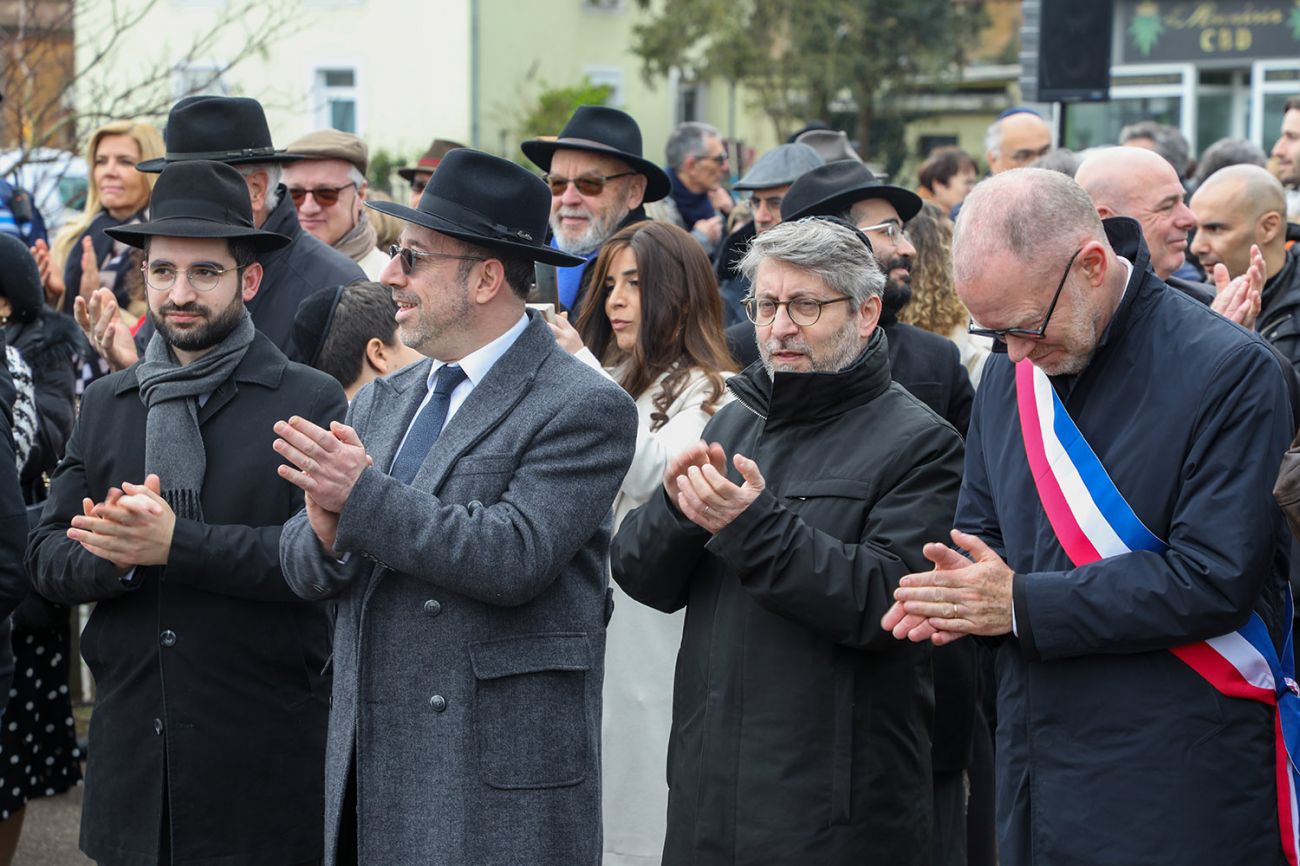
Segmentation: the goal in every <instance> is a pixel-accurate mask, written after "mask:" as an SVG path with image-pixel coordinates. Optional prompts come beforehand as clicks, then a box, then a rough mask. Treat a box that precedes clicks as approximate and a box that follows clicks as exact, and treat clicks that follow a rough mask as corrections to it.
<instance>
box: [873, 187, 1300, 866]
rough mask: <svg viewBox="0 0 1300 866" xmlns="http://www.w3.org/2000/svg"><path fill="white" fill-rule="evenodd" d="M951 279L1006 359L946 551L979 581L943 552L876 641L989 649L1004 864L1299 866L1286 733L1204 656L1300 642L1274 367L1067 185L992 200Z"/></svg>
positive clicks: (974, 419)
mask: <svg viewBox="0 0 1300 866" xmlns="http://www.w3.org/2000/svg"><path fill="white" fill-rule="evenodd" d="M953 260H954V276H955V284H956V289H957V293H958V295H959V296H960V297H961V300H962V301H963V302H964V303H965V304H966V306H967V308H968V309H969V310H970V313H971V316H972V317H973V319H974V321H975V322H977V323H978V325H979V326H980V328H981V331H982V332H983V333H988V334H991V335H994V336H996V337H997V338H999V339H1001V340H1002V341H1004V342H1005V344H1006V348H1007V351H1006V353H1005V354H995V355H993V356H992V357H991V358H990V360H989V363H988V365H987V366H986V367H985V368H984V377H983V379H982V380H981V382H980V387H979V391H978V392H977V393H976V395H975V408H974V413H973V414H972V416H971V426H970V432H969V435H968V438H967V449H966V465H965V472H964V476H963V479H962V486H961V493H960V495H959V497H958V503H957V514H956V519H955V524H956V529H957V530H958V531H955V532H953V533H952V536H951V540H952V541H953V542H955V544H956V546H958V547H960V548H962V549H964V550H966V551H968V552H969V554H970V558H969V559H968V558H966V557H964V556H961V555H960V554H958V553H956V552H954V550H953V549H952V548H950V547H949V546H948V545H947V544H946V543H936V544H927V545H926V547H925V551H924V553H925V556H926V558H927V559H929V560H930V561H931V562H933V563H934V565H935V568H934V569H933V570H931V571H924V572H918V573H914V574H909V575H908V576H906V577H904V578H903V579H902V581H901V584H900V587H899V589H898V590H897V591H896V592H895V593H894V596H895V599H896V600H897V602H898V603H897V604H896V605H895V606H894V608H892V609H891V610H890V612H889V613H888V614H887V615H886V616H885V618H884V621H883V623H882V624H883V625H884V627H885V628H887V629H890V630H891V631H892V632H893V634H894V635H895V637H898V638H900V639H911V640H931V641H933V642H934V643H936V644H940V645H944V644H948V643H951V642H952V641H954V640H958V639H960V638H962V637H963V636H966V635H981V636H985V637H993V638H995V644H994V645H995V647H996V649H995V653H996V655H995V669H996V673H997V680H998V684H997V685H998V687H997V695H998V728H997V752H996V760H997V765H998V766H997V785H998V792H997V809H998V820H997V825H998V830H999V834H1000V840H999V843H1000V844H999V857H1000V863H1001V864H1002V866H1048V864H1050V866H1098V864H1106V866H1149V864H1153V863H1179V864H1207V866H1208V864H1227V863H1233V864H1238V863H1240V864H1245V863H1249V864H1252V866H1254V864H1260V866H1280V864H1282V863H1284V862H1285V859H1284V854H1283V847H1282V837H1281V826H1282V825H1281V822H1280V820H1279V814H1280V805H1279V803H1280V801H1279V798H1278V789H1277V785H1276V784H1275V779H1274V776H1273V768H1274V766H1275V764H1274V761H1275V759H1276V758H1277V757H1278V753H1277V751H1276V746H1275V743H1274V737H1273V731H1274V728H1273V725H1274V710H1273V708H1272V706H1271V705H1270V704H1268V703H1266V702H1264V701H1263V700H1262V699H1260V700H1251V699H1243V698H1230V697H1227V696H1225V695H1224V694H1223V693H1221V692H1220V691H1219V689H1218V688H1217V687H1216V685H1214V684H1213V683H1212V682H1211V681H1210V680H1209V679H1206V678H1205V677H1203V676H1202V674H1201V673H1200V671H1201V670H1207V672H1208V669H1207V668H1204V667H1202V668H1198V667H1196V666H1195V665H1194V662H1195V661H1196V660H1198V659H1199V658H1201V657H1199V656H1197V657H1192V660H1191V661H1189V660H1187V659H1188V658H1189V656H1188V655H1187V654H1186V651H1187V649H1188V648H1189V647H1192V646H1194V647H1196V648H1197V651H1200V650H1201V649H1202V648H1205V647H1206V645H1205V643H1204V642H1205V641H1206V640H1207V639H1209V638H1214V637H1217V636H1220V635H1230V634H1232V633H1233V632H1234V630H1236V629H1240V628H1242V627H1243V623H1246V622H1248V621H1249V622H1250V623H1252V628H1253V627H1254V625H1253V624H1254V623H1255V622H1256V621H1258V628H1259V630H1260V632H1261V633H1262V634H1264V635H1265V637H1264V639H1263V643H1264V644H1267V648H1266V649H1262V650H1260V652H1261V653H1262V652H1266V651H1267V652H1271V653H1272V654H1273V656H1274V660H1276V656H1277V652H1276V650H1275V649H1274V648H1273V647H1274V646H1275V645H1276V644H1275V643H1274V641H1277V642H1278V643H1280V642H1281V639H1282V637H1283V636H1284V635H1289V626H1290V623H1289V622H1287V621H1286V617H1285V616H1284V615H1283V609H1284V606H1283V603H1282V601H1283V598H1284V592H1285V586H1286V583H1285V575H1284V574H1283V573H1282V568H1281V566H1283V565H1284V564H1285V562H1286V553H1285V550H1286V534H1285V527H1284V524H1283V521H1282V517H1281V513H1280V512H1279V511H1278V509H1277V507H1276V504H1275V503H1274V502H1273V501H1272V496H1271V491H1272V487H1273V480H1274V478H1275V477H1276V475H1277V468H1278V465H1279V463H1280V461H1281V456H1282V453H1283V451H1284V450H1285V449H1286V445H1287V443H1288V442H1289V441H1290V434H1291V432H1292V431H1291V430H1290V409H1289V407H1288V405H1287V395H1286V391H1285V389H1284V387H1283V385H1282V379H1281V377H1280V376H1279V370H1280V366H1279V361H1278V360H1277V358H1276V357H1275V356H1274V355H1273V354H1272V353H1271V352H1269V351H1268V349H1267V347H1266V346H1265V345H1264V344H1263V342H1262V341H1261V340H1260V339H1259V338H1258V337H1257V336H1255V335H1253V334H1250V333H1248V332H1246V331H1244V330H1243V329H1241V328H1239V327H1237V326H1235V325H1233V324H1231V323H1229V322H1226V321H1224V320H1223V318H1222V317H1220V316H1218V315H1216V314H1215V313H1213V312H1211V311H1210V310H1208V309H1207V308H1205V307H1204V306H1202V305H1200V304H1196V303H1192V302H1190V301H1189V300H1188V299H1187V298H1186V297H1184V296H1182V295H1180V294H1179V293H1177V292H1171V291H1169V289H1168V288H1167V287H1166V286H1165V285H1164V284H1163V283H1161V281H1160V280H1159V278H1158V277H1156V275H1155V274H1154V273H1152V271H1151V270H1150V268H1149V267H1148V263H1147V257H1146V253H1145V250H1144V248H1143V244H1142V238H1141V233H1140V231H1139V228H1138V225H1137V224H1136V223H1135V222H1134V221H1132V220H1127V219H1110V220H1107V221H1106V222H1105V224H1104V225H1103V223H1102V221H1101V220H1100V219H1099V218H1098V215H1097V213H1096V210H1095V209H1094V206H1093V203H1092V201H1091V199H1089V198H1088V196H1087V194H1086V193H1085V192H1084V191H1083V190H1082V189H1081V188H1080V187H1079V186H1078V185H1077V184H1076V183H1075V182H1074V181H1073V180H1071V179H1070V178H1068V177H1066V176H1064V175H1062V174H1059V173H1057V172H1052V171H1045V170H1042V169H1034V168H1029V169H1019V170H1015V171H1011V172H1006V173H1003V174H1001V175H998V176H996V177H992V178H989V179H987V180H985V181H983V182H982V183H980V184H979V185H977V186H976V187H975V190H974V191H973V192H972V193H971V194H970V196H969V197H967V199H966V202H965V204H964V206H963V211H962V217H961V219H960V220H958V221H957V228H956V232H955V236H954V239H953ZM1171 359H1176V363H1171ZM1062 443H1064V446H1062ZM1087 446H1091V447H1090V448H1089V447H1087ZM1244 455H1249V456H1250V459H1243V456H1244ZM1071 470H1072V471H1071ZM1080 477H1084V478H1086V479H1087V483H1086V484H1079V483H1078V479H1079V478H1080ZM1071 478H1073V483H1071ZM1089 513H1091V514H1093V515H1100V516H1101V522H1100V523H1099V522H1098V521H1097V520H1095V519H1089V518H1088V517H1087V515H1088V514H1089ZM1074 515H1082V516H1079V517H1075V516H1074ZM1102 525H1104V526H1105V531H1104V532H1103V530H1102V529H1101V527H1102ZM1144 533H1145V534H1144ZM934 541H935V542H947V541H948V539H940V538H936V539H934ZM1175 651H1177V652H1175ZM1205 651H1206V652H1213V649H1212V648H1205ZM1278 667H1280V663H1279V664H1278ZM1270 670H1271V668H1270ZM1252 676H1256V677H1258V676H1260V675H1259V672H1258V671H1255V672H1252ZM1262 679H1263V678H1262V677H1260V679H1259V680H1255V681H1256V682H1259V681H1262ZM1277 682H1278V683H1279V684H1280V685H1279V688H1280V690H1281V691H1282V692H1284V693H1285V691H1286V689H1287V686H1286V685H1285V680H1283V679H1282V674H1279V675H1278V677H1277ZM1225 687H1226V686H1225ZM1275 694H1276V690H1274V691H1270V692H1269V693H1268V696H1270V697H1272V696H1275ZM1282 757H1285V755H1283V756H1282ZM1287 805H1288V810H1287V816H1288V818H1289V816H1290V811H1289V802H1288V804H1287ZM1288 824H1289V821H1288Z"/></svg>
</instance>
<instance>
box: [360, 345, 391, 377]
mask: <svg viewBox="0 0 1300 866" xmlns="http://www.w3.org/2000/svg"><path fill="white" fill-rule="evenodd" d="M387 348H388V347H387V346H385V345H384V341H383V340H381V339H379V338H378V337H371V338H370V340H369V341H368V342H367V343H366V352H365V362H366V364H367V365H368V366H369V367H370V369H372V370H374V371H375V373H376V374H377V375H380V376H386V375H388V355H387V354H386V352H385V350H386V349H387Z"/></svg>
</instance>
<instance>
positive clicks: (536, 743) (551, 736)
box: [280, 312, 637, 866]
mask: <svg viewBox="0 0 1300 866" xmlns="http://www.w3.org/2000/svg"><path fill="white" fill-rule="evenodd" d="M529 316H530V317H531V319H530V322H529V324H528V327H527V328H526V329H525V330H524V332H523V334H522V335H521V336H520V337H519V339H518V341H517V342H516V343H515V344H514V345H513V346H512V347H511V348H510V349H509V350H507V352H506V353H505V354H504V355H503V356H502V357H501V359H500V360H498V361H497V362H496V364H495V365H494V366H493V367H492V369H491V370H490V371H489V373H488V375H487V376H486V377H485V378H484V379H483V381H481V382H480V383H478V385H477V386H476V387H475V388H474V390H473V391H472V392H471V393H470V394H469V397H468V398H467V399H466V400H465V402H464V404H462V405H461V406H460V408H459V409H458V410H457V412H456V414H455V415H453V416H452V417H451V420H450V421H448V423H447V426H446V427H445V428H444V430H443V432H442V435H441V437H440V438H439V440H438V442H437V443H436V444H435V445H434V447H433V448H432V449H431V450H430V452H429V456H428V457H427V458H426V459H425V462H424V465H423V466H422V467H421V469H420V471H419V474H417V475H416V477H415V479H414V481H413V483H412V485H411V486H409V487H408V486H406V485H404V484H402V483H400V482H398V481H396V480H394V479H393V478H391V477H390V476H388V475H387V474H385V471H386V470H387V468H388V467H389V465H390V464H391V463H392V460H393V456H394V454H395V453H396V450H397V447H398V445H399V443H400V442H401V440H402V437H403V435H404V433H405V431H406V429H407V426H408V425H409V424H410V422H411V420H412V418H413V417H414V415H415V412H416V410H417V408H418V406H419V404H420V401H421V400H422V399H423V397H424V395H425V393H426V390H427V388H426V379H427V377H428V374H429V370H430V365H431V362H428V361H426V362H422V363H418V364H414V365H412V366H411V367H408V368H406V369H404V370H402V371H400V372H398V373H396V374H394V375H392V376H390V377H387V378H384V379H380V380H377V381H376V382H374V383H373V384H371V385H370V386H368V387H367V388H366V389H364V390H362V391H361V393H360V394H359V395H358V396H357V398H356V400H355V401H354V403H353V404H352V408H351V410H350V412H349V415H348V423H349V424H351V425H352V426H353V427H354V428H355V429H356V431H357V433H358V434H359V435H360V437H361V440H362V442H363V443H365V446H366V450H367V451H368V453H369V454H370V455H371V456H372V457H373V458H374V467H373V468H370V469H367V470H365V471H364V472H363V473H362V475H361V477H360V478H359V479H358V481H357V484H356V487H355V488H353V491H352V494H351V497H350V498H349V499H348V501H347V504H346V505H345V506H344V509H343V512H342V514H341V516H340V520H339V526H338V536H337V540H336V547H337V549H338V551H339V553H340V555H341V557H342V559H343V560H344V561H342V562H340V561H339V559H336V558H334V557H332V556H330V555H328V554H327V553H325V552H324V550H323V549H322V547H321V546H320V544H319V542H318V541H317V539H316V537H315V535H314V533H313V532H312V530H311V527H310V525H309V524H308V522H307V519H306V516H305V514H303V513H299V514H298V515H296V516H295V517H294V518H293V519H291V520H290V521H289V523H288V524H287V525H286V526H285V529H284V535H283V538H282V542H281V548H280V556H281V562H282V565H283V568H284V572H285V576H286V578H287V579H288V581H289V584H290V586H291V587H292V588H293V589H294V591H295V592H297V593H298V594H299V595H301V596H303V597H304V598H328V597H336V598H337V599H338V604H339V607H338V621H337V626H336V632H335V644H334V697H333V706H332V709H331V713H330V726H329V742H328V747H327V753H326V812H325V852H326V853H325V863H326V866H332V864H334V863H335V862H336V853H337V842H338V828H339V819H340V812H341V806H342V802H343V798H344V794H345V789H346V785H347V778H348V769H349V763H350V762H351V761H352V760H353V757H352V756H353V744H354V743H355V772H356V785H357V835H358V843H357V844H358V847H359V862H361V863H383V864H385V866H404V864H409V866H417V864H418V866H427V864H439V866H491V864H503V866H504V864H519V863H528V864H533V866H547V864H554V866H579V864H590V866H596V864H598V863H599V862H600V850H601V829H600V750H599V744H600V717H601V716H600V714H601V704H600V695H601V685H602V678H603V672H604V650H605V623H606V621H607V605H608V602H607V588H608V572H607V564H606V556H607V552H608V547H609V538H610V504H611V503H612V502H613V500H614V496H615V494H616V493H617V492H618V488H619V485H620V483H621V482H622V479H623V476H624V474H625V473H626V472H627V469H628V466H629V465H630V464H631V461H632V453H633V449H634V446H635V441H636V426H637V415H636V408H635V406H634V404H633V402H632V399H631V398H630V397H628V395H627V394H626V393H624V392H623V391H622V390H621V389H619V388H618V387H617V386H615V385H614V384H613V383H611V382H609V381H608V380H607V379H605V378H603V377H602V376H600V374H598V373H596V372H595V371H593V370H590V369H588V368H587V367H586V366H584V365H583V364H582V363H581V362H579V361H577V360H576V359H574V358H573V357H572V356H571V355H569V354H568V353H567V352H565V351H564V350H563V349H561V348H559V346H557V345H556V343H555V340H554V338H553V337H552V336H551V333H550V331H549V330H547V328H546V325H545V323H544V322H543V321H542V320H541V319H540V318H539V317H537V316H536V315H534V314H533V313H531V312H530V313H529Z"/></svg>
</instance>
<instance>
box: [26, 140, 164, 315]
mask: <svg viewBox="0 0 1300 866" xmlns="http://www.w3.org/2000/svg"><path fill="white" fill-rule="evenodd" d="M164 150H165V147H164V145H163V139H162V136H161V135H160V134H159V133H158V130H157V129H155V128H154V127H152V126H150V125H149V124H147V123H137V122H135V121H130V120H115V121H113V122H111V123H107V124H105V125H104V126H101V127H100V128H99V129H96V130H95V131H94V132H93V133H92V134H91V136H90V141H89V143H88V144H87V145H86V164H87V165H89V166H90V186H89V189H88V190H87V192H86V207H85V209H84V210H83V211H82V213H81V215H80V216H79V217H78V218H76V219H74V220H72V221H70V222H69V223H68V224H67V225H66V226H64V227H63V229H62V230H61V231H60V232H59V234H58V236H57V237H56V238H55V240H54V245H53V247H52V248H50V249H45V248H44V246H45V245H44V244H42V243H39V242H38V243H37V245H36V247H35V248H34V249H33V250H32V253H33V255H35V256H36V261H37V264H38V265H39V266H40V271H41V281H42V282H43V283H44V286H45V296H46V299H47V300H48V301H49V302H50V304H51V306H54V307H55V308H57V309H61V310H63V311H64V312H66V313H68V314H71V313H72V309H73V302H74V301H75V300H76V299H77V297H79V296H80V297H85V298H89V297H90V294H91V293H92V292H94V291H95V289H98V288H106V289H111V290H112V291H113V294H114V295H116V296H117V302H118V306H119V308H120V309H122V310H123V311H124V312H127V313H128V314H130V315H131V318H132V320H133V322H134V320H135V319H138V318H139V316H140V315H143V313H144V309H145V300H144V283H143V279H142V277H141V274H140V272H139V269H138V267H135V264H136V261H137V258H138V254H135V253H133V252H132V248H131V247H127V246H126V245H124V244H121V243H119V242H117V241H114V240H113V239H112V238H110V237H109V236H108V235H106V234H105V233H104V229H109V228H115V227H117V226H123V225H129V224H131V223H136V222H142V221H143V220H145V219H148V209H149V196H150V194H151V193H152V192H153V185H154V181H155V180H156V179H157V177H158V176H157V175H156V174H145V173H143V172H140V171H136V168H135V167H136V165H137V164H138V163H141V162H143V161H145V160H147V159H155V158H157V157H160V156H162V155H163V152H164Z"/></svg>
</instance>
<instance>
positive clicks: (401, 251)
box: [388, 244, 487, 277]
mask: <svg viewBox="0 0 1300 866" xmlns="http://www.w3.org/2000/svg"><path fill="white" fill-rule="evenodd" d="M388 257H389V258H390V259H398V260H400V261H401V263H402V273H403V274H404V275H406V276H408V277H409V276H410V275H411V273H412V272H413V271H414V270H415V260H416V259H461V260H462V261H467V262H485V261H487V259H485V258H484V257H483V256H458V255H454V254H452V253H422V252H420V251H419V250H413V249H411V248H410V247H401V246H398V245H397V244H392V245H390V246H389V247H388Z"/></svg>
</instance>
